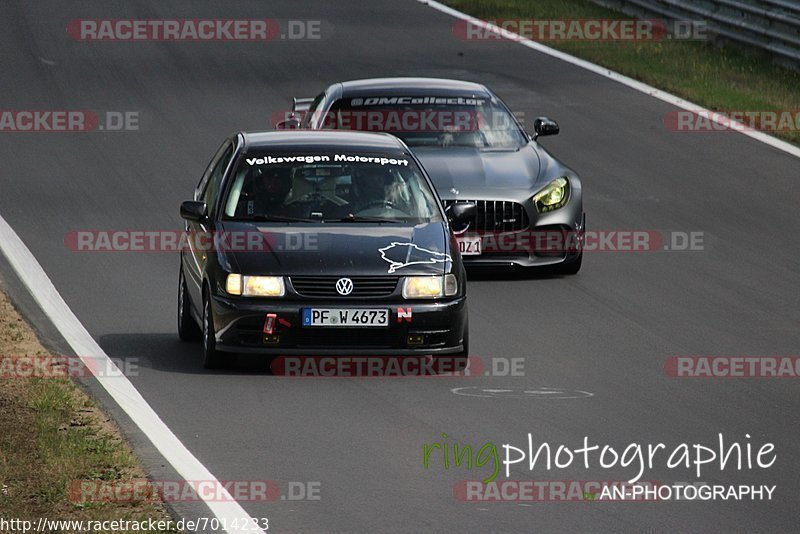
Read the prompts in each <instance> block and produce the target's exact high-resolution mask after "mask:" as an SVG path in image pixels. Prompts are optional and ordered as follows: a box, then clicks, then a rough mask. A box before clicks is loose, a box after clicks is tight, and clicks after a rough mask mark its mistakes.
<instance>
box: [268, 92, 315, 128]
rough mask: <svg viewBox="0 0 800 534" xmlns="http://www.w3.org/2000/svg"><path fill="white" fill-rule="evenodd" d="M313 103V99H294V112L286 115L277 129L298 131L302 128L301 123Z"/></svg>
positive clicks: (276, 125) (276, 126)
mask: <svg viewBox="0 0 800 534" xmlns="http://www.w3.org/2000/svg"><path fill="white" fill-rule="evenodd" d="M313 102H314V99H313V98H296V97H295V98H292V112H291V113H289V114H287V115H285V116H284V118H283V120H281V121H279V122H278V123H277V124H275V129H276V130H296V129H298V128H300V123H301V122H302V121H303V117H305V115H306V113H308V109H309V108H310V107H311V104H312V103H313Z"/></svg>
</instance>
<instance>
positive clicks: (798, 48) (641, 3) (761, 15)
mask: <svg viewBox="0 0 800 534" xmlns="http://www.w3.org/2000/svg"><path fill="white" fill-rule="evenodd" d="M592 1H593V2H594V3H595V4H600V5H603V6H605V7H610V8H612V9H616V10H619V11H622V12H623V13H626V14H628V15H632V16H635V17H640V18H664V19H669V20H673V21H675V20H681V21H704V22H705V24H706V28H707V31H708V33H709V35H711V36H716V37H720V38H723V39H727V40H730V41H733V42H736V43H738V44H740V45H744V46H747V47H752V48H758V49H760V50H763V51H765V52H767V53H769V54H771V55H772V56H773V57H774V58H775V60H776V61H777V62H779V63H781V64H782V65H785V66H788V67H790V68H793V69H795V70H800V1H798V0H592Z"/></svg>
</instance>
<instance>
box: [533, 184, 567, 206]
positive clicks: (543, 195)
mask: <svg viewBox="0 0 800 534" xmlns="http://www.w3.org/2000/svg"><path fill="white" fill-rule="evenodd" d="M568 200H569V180H567V179H566V178H564V177H561V178H556V179H555V180H553V181H552V182H550V183H549V184H547V185H546V186H545V187H544V189H542V190H541V191H539V192H538V193H536V194H535V195H534V196H533V205H534V206H536V211H538V212H539V213H547V212H549V211H553V210H557V209H558V208H563V207H564V205H565V204H566V203H567V201H568Z"/></svg>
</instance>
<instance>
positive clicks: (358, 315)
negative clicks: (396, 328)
mask: <svg viewBox="0 0 800 534" xmlns="http://www.w3.org/2000/svg"><path fill="white" fill-rule="evenodd" d="M303 326H357V327H362V328H363V327H370V326H389V310H388V309H386V308H382V309H376V308H303Z"/></svg>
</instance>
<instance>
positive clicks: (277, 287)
mask: <svg viewBox="0 0 800 534" xmlns="http://www.w3.org/2000/svg"><path fill="white" fill-rule="evenodd" d="M283 293H284V285H283V277H282V276H245V277H244V294H245V295H246V296H248V297H282V296H283Z"/></svg>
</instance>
